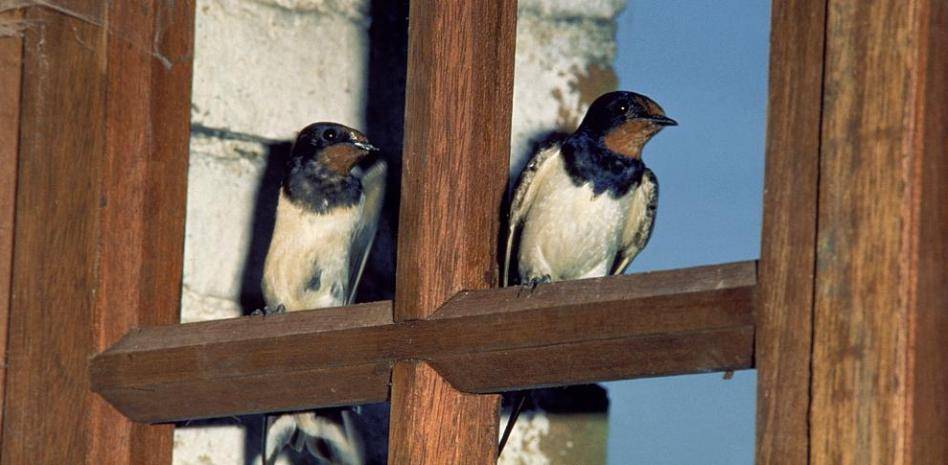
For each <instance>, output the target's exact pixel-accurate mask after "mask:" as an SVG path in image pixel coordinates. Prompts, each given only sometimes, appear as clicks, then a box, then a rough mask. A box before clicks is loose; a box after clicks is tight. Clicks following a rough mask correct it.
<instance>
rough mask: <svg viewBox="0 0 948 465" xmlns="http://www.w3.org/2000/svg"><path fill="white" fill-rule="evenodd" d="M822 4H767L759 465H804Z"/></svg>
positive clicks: (813, 0) (821, 0)
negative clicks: (769, 16)
mask: <svg viewBox="0 0 948 465" xmlns="http://www.w3.org/2000/svg"><path fill="white" fill-rule="evenodd" d="M825 12H826V0H788V1H779V2H774V3H773V13H772V21H771V33H770V34H771V42H770V44H771V45H770V99H769V102H768V118H767V169H766V175H765V181H764V186H765V191H764V230H763V237H762V247H761V259H760V287H761V289H760V294H759V305H758V312H757V317H756V321H757V332H756V340H757V342H756V348H755V361H756V363H755V365H756V366H757V392H758V394H757V443H756V444H757V460H756V463H757V465H799V464H806V462H807V456H808V454H809V452H808V450H809V448H808V442H809V431H808V429H807V421H808V410H809V405H810V393H809V391H810V350H811V337H810V336H811V331H812V320H813V286H814V283H813V279H814V273H815V261H816V212H817V185H818V183H819V162H820V117H821V108H822V98H823V95H822V83H823V54H824V49H823V44H824V31H825V28H826V16H825Z"/></svg>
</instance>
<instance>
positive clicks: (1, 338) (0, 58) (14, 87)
mask: <svg viewBox="0 0 948 465" xmlns="http://www.w3.org/2000/svg"><path fill="white" fill-rule="evenodd" d="M20 19H21V12H20V11H19V10H13V11H7V12H4V13H0V23H2V22H9V23H15V22H17V21H19V20H20ZM22 69H23V39H22V38H21V37H20V36H19V35H12V36H7V37H0V179H2V180H3V181H2V182H0V436H2V434H3V409H2V405H3V392H4V391H3V385H4V379H5V375H6V372H7V363H6V361H7V322H8V318H9V316H10V280H11V273H12V271H13V218H14V207H15V205H16V160H17V154H18V153H19V152H18V147H19V141H20V83H21V79H20V76H21V74H22Z"/></svg>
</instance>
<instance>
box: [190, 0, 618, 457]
mask: <svg viewBox="0 0 948 465" xmlns="http://www.w3.org/2000/svg"><path fill="white" fill-rule="evenodd" d="M623 4H624V0H588V1H587V0H546V1H544V0H521V2H520V16H519V20H518V35H517V58H516V83H515V89H514V99H515V100H514V103H515V105H514V115H513V135H512V141H511V142H512V148H511V151H512V168H511V170H512V171H513V172H517V171H519V169H520V167H521V166H522V163H523V158H524V157H525V156H526V154H527V152H528V151H529V149H530V147H531V145H532V143H533V142H534V141H535V139H537V138H540V137H542V136H543V135H545V134H547V133H549V132H550V131H552V130H555V129H562V130H572V129H573V127H574V126H575V124H576V123H577V122H578V120H579V118H580V117H581V115H582V114H583V112H585V109H586V106H587V105H588V104H589V103H590V101H591V100H592V99H593V98H595V97H596V96H597V95H598V94H600V93H602V92H604V91H607V90H611V89H612V88H614V86H615V78H614V76H613V75H612V74H611V73H612V71H611V63H612V61H613V58H614V54H615V42H614V36H615V34H614V32H615V31H614V28H615V24H614V22H613V18H614V17H615V15H616V14H618V12H619V11H620V9H621V8H622V7H623ZM370 10H371V8H370V1H369V0H197V19H196V35H195V65H194V84H193V98H192V128H193V131H192V140H191V161H190V172H189V185H188V206H187V227H186V239H185V268H184V282H183V297H182V317H181V319H182V321H184V322H190V321H200V320H208V319H218V318H229V317H236V316H240V315H241V314H243V312H244V310H245V309H244V308H243V307H242V304H241V302H243V303H244V305H246V302H247V301H248V299H249V301H253V300H254V298H255V297H258V296H254V295H252V294H253V289H252V286H251V287H250V288H248V286H247V283H248V282H251V281H253V280H254V278H255V277H254V276H252V275H251V276H249V277H248V276H247V275H246V273H245V270H246V269H248V266H250V265H253V262H254V261H255V260H260V258H261V254H260V253H259V251H258V253H256V254H254V253H251V250H250V248H251V244H252V243H253V241H254V237H255V236H254V234H255V233H254V221H255V218H256V217H257V216H258V215H260V214H261V211H260V206H259V205H257V199H258V194H259V192H260V189H261V184H260V183H261V179H262V177H263V176H264V174H265V173H266V172H267V153H268V145H267V144H269V143H272V142H273V141H278V140H289V139H292V138H293V136H294V132H295V131H296V130H298V129H300V128H302V127H303V126H305V125H306V124H308V123H311V122H313V121H318V120H323V121H325V120H331V121H338V122H341V123H343V124H347V125H351V126H354V127H357V128H362V127H364V124H365V123H366V116H365V108H366V103H367V102H366V99H367V95H368V92H367V86H368V83H367V78H366V75H367V72H366V68H367V64H368V60H369V46H370V43H369V40H368V37H369V35H368V31H369V27H370V25H371V18H370V17H369V14H370ZM258 247H259V245H258ZM251 268H252V266H251ZM248 289H249V290H248ZM248 293H249V294H251V295H248ZM242 299H243V300H242ZM522 418H524V419H525V420H524V421H521V422H520V423H519V424H518V428H517V430H516V431H515V435H514V438H513V440H512V441H511V443H510V453H509V454H505V458H504V460H502V462H501V463H503V464H504V465H527V464H554V465H555V464H556V463H558V462H556V461H555V460H553V459H551V458H548V457H546V456H545V455H544V454H543V453H542V452H530V450H531V449H536V450H541V449H543V438H544V437H545V435H546V434H547V433H548V432H549V430H550V428H549V425H550V423H551V422H555V421H556V419H555V418H553V419H548V418H546V415H544V414H542V413H537V414H530V415H527V416H526V417H522ZM252 421H256V420H254V419H252V418H241V419H223V420H220V421H218V422H215V424H214V425H213V426H194V425H191V426H181V427H178V428H176V430H175V454H174V463H175V465H225V464H226V465H249V464H251V463H254V457H247V456H246V453H245V444H247V441H255V440H256V439H255V438H254V437H253V436H254V433H253V432H254V431H256V430H255V428H256V425H250V424H248V423H250V422H252ZM248 431H251V433H250V434H249V435H248ZM551 460H552V461H551ZM256 463H259V458H256ZM281 463H289V461H286V460H284V461H283V462H281Z"/></svg>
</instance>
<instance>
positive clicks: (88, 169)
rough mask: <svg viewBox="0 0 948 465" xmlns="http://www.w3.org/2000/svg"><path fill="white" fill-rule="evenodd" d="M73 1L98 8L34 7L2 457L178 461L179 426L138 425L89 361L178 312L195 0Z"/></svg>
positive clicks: (9, 461) (7, 462) (20, 460)
mask: <svg viewBox="0 0 948 465" xmlns="http://www.w3.org/2000/svg"><path fill="white" fill-rule="evenodd" d="M63 7H64V8H66V9H67V10H70V11H71V10H74V11H77V12H79V13H81V14H82V15H83V16H84V17H83V18H77V17H73V16H70V15H66V14H63V13H61V12H57V11H53V10H51V9H46V8H42V7H34V8H31V9H30V10H29V11H28V13H27V18H28V19H29V20H30V22H29V24H30V28H29V29H28V30H27V34H26V39H25V45H24V47H25V54H24V71H23V72H24V79H23V93H22V95H23V103H22V108H23V111H22V120H21V131H20V134H21V144H20V156H19V160H20V163H19V168H18V181H19V182H18V187H17V197H16V201H17V206H16V230H15V249H14V260H13V281H12V283H13V284H12V294H13V299H12V311H11V316H10V323H9V326H10V329H9V334H10V336H9V346H8V347H9V349H8V356H9V368H8V370H9V372H8V374H9V376H8V377H7V383H6V389H7V399H6V403H5V405H4V424H3V428H4V434H3V442H2V451H0V455H2V456H0V462H2V464H3V465H13V464H64V463H69V464H82V463H95V464H123V465H124V464H156V465H157V464H162V465H166V464H167V463H170V460H171V450H172V441H171V427H170V426H169V425H164V426H147V425H138V424H133V423H132V422H131V421H129V420H128V419H126V418H125V417H123V416H122V415H121V414H119V413H118V412H116V411H115V410H113V409H112V408H111V407H110V406H109V405H108V404H107V403H106V402H105V401H104V400H102V399H100V398H98V397H97V396H96V395H94V394H92V393H91V391H90V390H89V375H88V371H87V370H88V361H89V358H90V356H91V355H93V354H94V353H96V352H98V351H101V350H103V349H104V348H106V347H107V346H108V345H110V344H112V343H113V342H115V340H117V339H118V337H120V336H121V335H122V334H124V333H125V332H126V331H127V330H128V329H130V328H131V327H134V326H140V325H145V324H158V323H173V322H175V321H177V317H178V313H177V307H178V298H179V297H178V296H179V291H180V289H179V286H180V280H181V261H182V255H183V240H184V209H185V194H186V189H185V186H186V180H187V158H188V150H187V147H188V146H187V140H188V136H189V123H188V120H189V105H190V81H191V72H190V66H191V65H190V63H191V43H192V35H193V8H194V4H193V2H191V1H185V2H174V3H168V2H143V3H142V2H101V1H97V0H76V1H72V2H68V4H66V5H63ZM64 309H65V310H64Z"/></svg>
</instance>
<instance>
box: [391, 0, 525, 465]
mask: <svg viewBox="0 0 948 465" xmlns="http://www.w3.org/2000/svg"><path fill="white" fill-rule="evenodd" d="M516 23H517V0H471V1H465V2H442V1H438V0H417V1H412V2H411V3H410V6H409V21H408V25H409V31H408V40H409V45H408V75H407V81H406V89H405V92H406V94H405V95H406V99H405V102H406V105H405V142H404V152H403V157H402V159H403V171H402V183H401V189H402V190H401V202H400V207H399V208H400V211H399V234H398V260H397V273H396V293H395V313H394V315H395V320H396V321H402V320H412V319H421V318H425V317H427V316H428V315H430V314H431V313H433V312H434V311H435V310H436V309H437V308H438V307H439V306H440V305H441V304H442V303H443V302H444V301H445V300H446V299H448V298H449V297H450V296H451V295H453V294H454V293H455V292H457V291H460V290H462V289H479V288H488V287H491V286H494V285H496V284H497V281H498V279H497V278H498V276H499V273H498V270H497V260H496V258H497V250H498V249H497V244H498V233H499V229H500V215H501V204H502V202H501V201H502V198H503V195H504V192H505V191H506V186H507V165H508V160H509V154H510V117H511V112H512V105H513V72H514V49H515V47H513V44H515V43H516V38H517V35H516V34H517V26H516ZM399 363H406V365H404V366H397V367H396V370H395V372H396V373H402V372H410V373H411V376H397V377H395V378H393V383H394V384H393V387H392V389H393V390H395V391H397V392H403V393H405V395H400V396H398V397H397V398H393V404H392V415H391V422H390V427H389V462H388V463H389V464H391V465H408V464H411V465H420V464H443V463H456V464H459V465H487V464H493V463H494V462H495V461H496V457H495V456H496V452H495V447H493V446H491V447H486V446H484V444H482V443H481V442H478V441H472V442H471V443H470V444H467V443H466V441H469V440H473V439H474V438H483V437H497V427H498V422H497V421H496V420H497V411H498V409H499V408H500V397H499V396H491V397H490V398H488V399H483V398H476V397H472V396H468V395H463V394H461V393H458V392H455V391H454V390H453V388H452V387H451V386H450V385H448V384H447V383H446V382H445V381H444V380H443V379H441V378H440V375H438V374H437V373H436V372H434V371H433V370H429V369H422V368H420V367H418V366H416V365H408V363H409V362H399ZM461 413H464V414H465V415H468V417H467V418H466V419H465V420H466V421H464V422H460V421H459V420H458V415H459V414H461ZM429 433H435V434H429ZM419 438H425V439H424V440H419ZM460 451H464V453H463V454H462V453H460ZM450 457H454V458H456V460H453V461H452V460H451V459H450Z"/></svg>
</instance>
